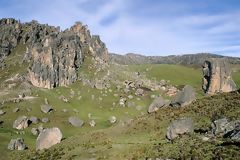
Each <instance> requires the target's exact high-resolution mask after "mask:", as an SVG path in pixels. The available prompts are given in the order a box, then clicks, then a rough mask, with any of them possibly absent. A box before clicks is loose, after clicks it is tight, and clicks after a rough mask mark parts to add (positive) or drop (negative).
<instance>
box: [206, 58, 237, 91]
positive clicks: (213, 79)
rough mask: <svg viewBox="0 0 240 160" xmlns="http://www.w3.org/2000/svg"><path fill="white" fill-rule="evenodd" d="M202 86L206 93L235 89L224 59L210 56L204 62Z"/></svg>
mask: <svg viewBox="0 0 240 160" xmlns="http://www.w3.org/2000/svg"><path fill="white" fill-rule="evenodd" d="M202 88H203V90H204V92H205V93H207V94H215V93H219V92H231V91H234V90H236V89H237V87H236V84H235V83H234V81H233V80H232V77H231V69H230V67H229V64H228V62H227V60H226V59H223V58H212V59H209V60H206V61H205V62H204V64H203V85H202Z"/></svg>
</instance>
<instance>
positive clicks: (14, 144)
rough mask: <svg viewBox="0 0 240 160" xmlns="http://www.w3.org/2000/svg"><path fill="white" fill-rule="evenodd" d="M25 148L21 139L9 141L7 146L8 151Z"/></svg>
mask: <svg viewBox="0 0 240 160" xmlns="http://www.w3.org/2000/svg"><path fill="white" fill-rule="evenodd" d="M26 148H27V146H26V145H25V144H24V140H23V139H22V138H16V139H11V141H10V142H9V144H8V149H9V150H25V149H26Z"/></svg>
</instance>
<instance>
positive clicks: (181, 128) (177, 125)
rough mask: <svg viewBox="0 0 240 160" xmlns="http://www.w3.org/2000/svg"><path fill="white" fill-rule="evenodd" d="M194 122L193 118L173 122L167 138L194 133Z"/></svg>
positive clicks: (168, 129)
mask: <svg viewBox="0 0 240 160" xmlns="http://www.w3.org/2000/svg"><path fill="white" fill-rule="evenodd" d="M193 131H194V124H193V120H192V119H191V118H182V119H179V120H176V121H174V122H172V123H171V124H170V125H169V127H168V128H167V138H168V139H169V140H173V139H175V138H177V137H178V136H179V135H182V134H186V133H193Z"/></svg>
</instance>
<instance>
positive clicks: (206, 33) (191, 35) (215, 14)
mask: <svg viewBox="0 0 240 160" xmlns="http://www.w3.org/2000/svg"><path fill="white" fill-rule="evenodd" d="M239 7H240V2H238V1H237V0H222V1H217V0H208V1H207V0H203V1H194V0H183V1H181V2H180V1H177V0H173V1H168V0H159V1H155V0H98V1H97V0H68V1H65V0H51V1H48V0H41V1H32V0H21V1H20V0H3V1H1V2H0V17H15V18H17V19H21V20H23V21H30V20H32V19H36V20H38V21H39V22H41V23H49V24H50V25H59V26H61V28H63V29H64V28H67V27H70V26H71V25H73V23H74V22H76V21H82V22H83V23H85V24H87V25H88V26H89V28H90V30H91V31H92V33H93V34H100V36H101V37H102V39H103V41H104V42H105V43H106V45H107V47H108V48H109V50H110V52H116V53H127V52H137V53H141V54H148V55H167V54H184V53H196V52H212V53H220V54H226V55H232V56H240V52H239V51H240V48H239V45H240V28H239V26H240V19H239V17H240V12H239V10H238V8H239Z"/></svg>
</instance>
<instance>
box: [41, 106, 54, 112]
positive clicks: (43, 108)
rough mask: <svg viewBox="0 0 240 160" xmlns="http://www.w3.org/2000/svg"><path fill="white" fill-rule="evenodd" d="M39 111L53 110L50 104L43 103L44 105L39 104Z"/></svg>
mask: <svg viewBox="0 0 240 160" xmlns="http://www.w3.org/2000/svg"><path fill="white" fill-rule="evenodd" d="M41 111H42V112H43V113H49V112H51V111H53V108H52V106H50V105H46V104H45V105H42V106H41Z"/></svg>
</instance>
